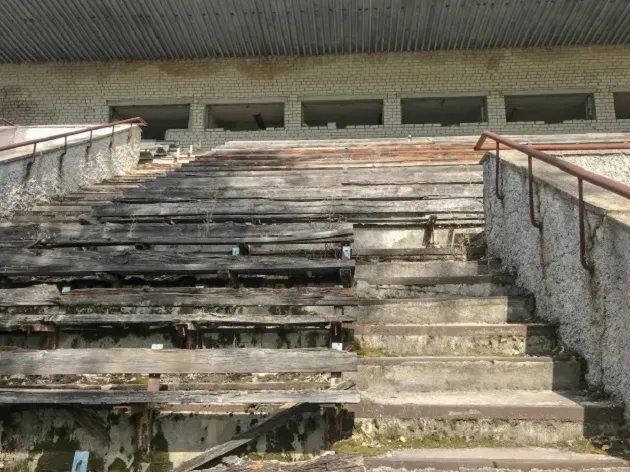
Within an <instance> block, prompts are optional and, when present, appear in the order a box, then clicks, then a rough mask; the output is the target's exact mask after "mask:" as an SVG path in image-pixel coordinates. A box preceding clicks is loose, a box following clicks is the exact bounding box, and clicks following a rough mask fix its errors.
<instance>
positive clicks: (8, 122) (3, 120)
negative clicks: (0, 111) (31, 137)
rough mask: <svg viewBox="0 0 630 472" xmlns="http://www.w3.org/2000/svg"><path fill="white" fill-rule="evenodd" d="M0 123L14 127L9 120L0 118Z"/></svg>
mask: <svg viewBox="0 0 630 472" xmlns="http://www.w3.org/2000/svg"><path fill="white" fill-rule="evenodd" d="M0 121H2V122H4V123H6V124H7V125H8V126H15V125H14V124H13V123H11V122H10V121H9V120H7V119H6V118H2V117H0Z"/></svg>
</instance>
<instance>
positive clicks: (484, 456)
mask: <svg viewBox="0 0 630 472" xmlns="http://www.w3.org/2000/svg"><path fill="white" fill-rule="evenodd" d="M365 465H366V467H367V468H368V469H370V468H375V467H391V468H393V469H403V468H404V469H407V470H413V469H422V468H435V469H438V470H460V467H465V468H469V467H470V468H472V467H490V468H493V469H499V468H505V469H517V470H531V469H548V470H550V469H566V470H580V469H586V468H595V467H599V468H605V467H628V466H630V463H629V462H628V461H627V460H625V459H622V458H618V457H612V456H607V455H603V454H601V455H600V454H586V453H578V452H570V451H564V450H559V449H553V448H542V447H497V448H492V447H473V448H459V449H450V448H449V449H401V450H397V451H392V452H389V453H387V454H383V455H380V456H374V457H366V458H365Z"/></svg>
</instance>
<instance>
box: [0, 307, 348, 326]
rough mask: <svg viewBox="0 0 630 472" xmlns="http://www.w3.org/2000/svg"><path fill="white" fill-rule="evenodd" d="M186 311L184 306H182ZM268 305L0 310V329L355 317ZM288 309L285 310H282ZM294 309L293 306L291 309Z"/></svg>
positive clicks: (305, 322) (298, 322) (323, 321)
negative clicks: (228, 308)
mask: <svg viewBox="0 0 630 472" xmlns="http://www.w3.org/2000/svg"><path fill="white" fill-rule="evenodd" d="M182 311H186V310H182ZM270 311H273V310H270V307H264V308H258V307H251V308H250V309H249V310H243V309H239V313H222V312H219V311H205V310H204V311H198V312H196V313H191V314H184V313H181V314H178V313H163V312H162V313H160V312H159V311H158V310H142V311H141V310H138V311H135V312H131V313H130V312H127V311H125V312H120V311H119V312H116V311H114V310H108V311H106V312H104V310H103V311H99V310H93V311H87V310H86V309H82V310H81V311H80V312H77V313H72V312H71V313H63V312H62V313H46V312H43V313H21V312H19V311H17V312H15V311H14V312H12V313H10V314H8V313H0V329H5V330H15V329H19V328H21V327H23V326H25V325H33V324H37V323H45V324H48V323H52V324H54V325H55V326H57V327H59V328H63V327H72V328H76V327H81V326H90V325H92V326H103V325H107V326H117V325H131V324H144V325H151V326H159V325H166V326H173V325H174V324H176V323H196V324H198V325H199V327H200V328H203V327H204V326H207V325H212V326H217V325H221V326H226V325H241V326H318V325H320V326H321V325H327V324H329V323H332V322H339V323H350V322H353V321H356V317H355V316H350V315H345V314H343V313H334V312H330V313H326V312H318V311H310V310H303V312H297V313H296V314H291V313H282V311H281V310H278V312H277V314H274V313H270ZM286 311H289V310H286ZM294 311H297V310H294Z"/></svg>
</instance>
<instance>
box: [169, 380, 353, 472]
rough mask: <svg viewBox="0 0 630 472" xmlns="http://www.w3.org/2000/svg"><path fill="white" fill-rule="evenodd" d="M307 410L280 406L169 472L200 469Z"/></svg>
mask: <svg viewBox="0 0 630 472" xmlns="http://www.w3.org/2000/svg"><path fill="white" fill-rule="evenodd" d="M354 385H355V384H354V382H353V381H351V380H350V381H345V382H342V383H341V384H337V385H335V386H333V387H331V388H330V390H338V391H342V390H348V389H350V388H353V387H354ZM307 408H309V404H307V403H295V402H289V403H285V404H284V405H282V406H281V407H280V408H279V409H278V411H276V412H275V413H273V414H272V415H270V416H268V417H267V418H265V419H264V420H263V421H261V422H260V423H258V424H256V425H255V426H254V427H252V428H250V429H248V430H247V431H245V432H243V433H240V434H238V435H236V436H235V437H233V438H232V439H231V440H230V441H228V442H226V443H223V444H219V445H216V446H214V447H212V448H210V449H208V450H207V451H204V452H203V453H202V454H200V455H199V456H197V457H194V458H192V459H190V460H187V461H186V462H184V463H183V464H181V465H179V466H177V467H175V468H174V469H173V470H172V471H171V472H189V471H191V470H193V469H196V468H198V467H201V466H202V465H204V464H207V463H208V462H210V461H212V460H215V459H218V458H220V457H222V456H224V455H226V454H229V453H230V452H232V451H234V450H235V449H238V448H239V447H241V446H244V445H245V444H248V443H250V442H251V441H253V440H254V439H256V438H257V437H259V436H261V435H263V434H266V433H268V432H270V431H272V430H273V429H274V428H276V427H278V426H280V425H281V424H283V423H284V422H286V421H287V420H288V419H289V418H291V417H293V416H295V415H296V414H298V413H301V412H303V411H305V410H306V409H307Z"/></svg>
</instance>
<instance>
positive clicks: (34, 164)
mask: <svg viewBox="0 0 630 472" xmlns="http://www.w3.org/2000/svg"><path fill="white" fill-rule="evenodd" d="M129 136H130V132H129V127H128V126H126V127H122V126H121V127H120V129H119V130H117V131H116V133H115V134H114V142H113V146H112V147H111V149H110V141H111V129H109V128H108V129H105V130H102V131H99V132H95V133H94V139H93V143H92V146H91V147H90V148H89V149H88V143H89V140H88V137H87V135H79V136H77V137H75V138H73V139H72V140H69V143H68V148H67V152H66V153H65V154H64V152H63V150H64V148H63V140H56V141H55V142H49V143H45V144H42V145H41V147H39V148H38V149H40V150H41V151H38V152H37V154H36V155H35V156H32V155H31V152H32V147H30V146H29V147H28V148H19V149H17V150H13V151H6V152H3V153H0V198H1V201H2V205H0V220H2V219H7V218H10V217H11V216H12V215H13V214H14V213H15V212H17V211H22V210H25V209H27V208H29V207H30V206H32V205H34V204H37V203H42V202H46V201H50V200H51V199H52V198H54V197H58V196H61V195H64V194H67V193H70V192H73V191H75V190H77V189H79V188H81V187H84V186H87V185H91V184H93V183H95V182H100V181H102V180H104V179H107V178H110V177H113V176H115V175H120V174H122V173H124V172H125V171H126V170H127V169H129V168H131V167H133V166H134V165H135V164H136V163H137V162H138V158H139V141H140V130H139V129H138V128H137V127H136V128H134V129H132V130H131V139H129V140H128V137H129ZM57 141H59V142H57Z"/></svg>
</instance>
